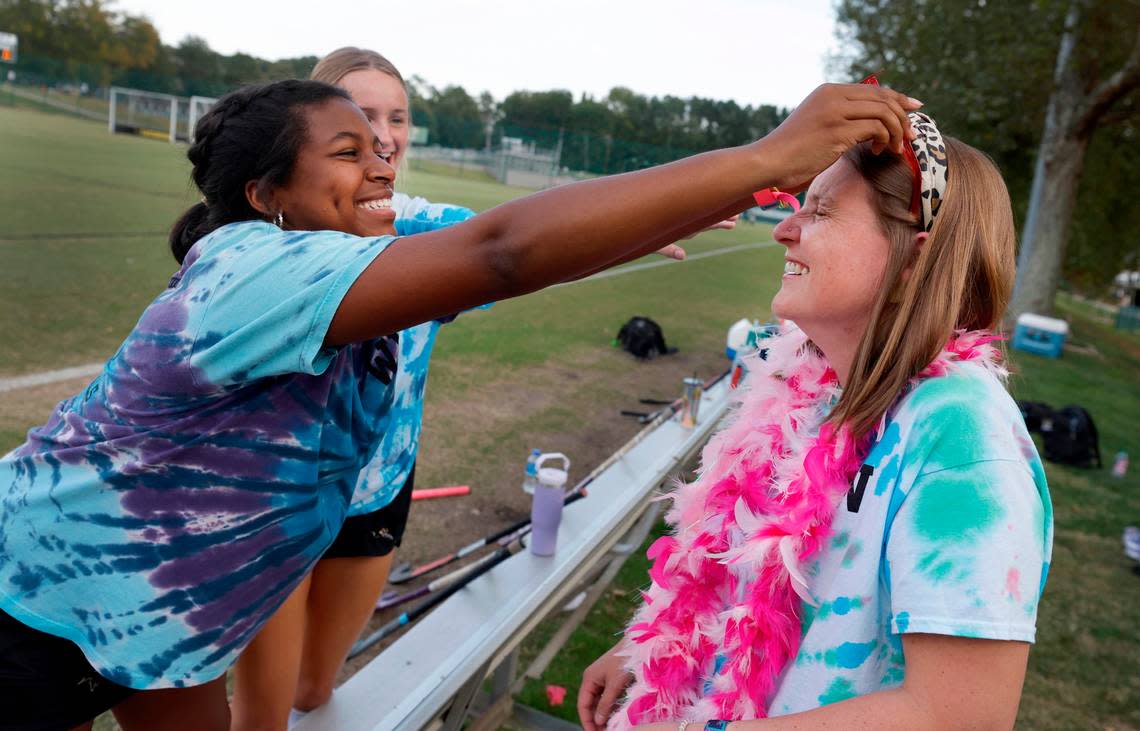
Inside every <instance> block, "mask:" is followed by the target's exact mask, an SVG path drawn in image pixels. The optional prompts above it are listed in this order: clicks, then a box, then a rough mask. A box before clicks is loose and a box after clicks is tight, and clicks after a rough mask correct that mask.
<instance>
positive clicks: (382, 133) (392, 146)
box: [372, 123, 396, 153]
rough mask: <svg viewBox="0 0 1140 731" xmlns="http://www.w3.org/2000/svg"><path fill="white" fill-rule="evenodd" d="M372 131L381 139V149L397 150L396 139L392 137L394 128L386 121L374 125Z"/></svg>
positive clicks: (386, 150) (387, 150)
mask: <svg viewBox="0 0 1140 731" xmlns="http://www.w3.org/2000/svg"><path fill="white" fill-rule="evenodd" d="M372 131H373V132H374V133H375V134H376V138H377V139H378V140H380V149H381V150H383V151H384V152H385V153H389V152H395V151H396V140H395V138H394V137H392V130H390V129H389V128H388V125H386V124H384V123H378V124H373V125H372Z"/></svg>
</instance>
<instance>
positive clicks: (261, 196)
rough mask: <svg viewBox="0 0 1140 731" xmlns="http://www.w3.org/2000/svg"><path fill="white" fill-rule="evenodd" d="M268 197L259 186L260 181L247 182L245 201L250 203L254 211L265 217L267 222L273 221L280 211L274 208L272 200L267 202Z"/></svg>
mask: <svg viewBox="0 0 1140 731" xmlns="http://www.w3.org/2000/svg"><path fill="white" fill-rule="evenodd" d="M268 197H269V196H267V195H266V193H265V191H264V190H263V189H262V187H261V185H260V184H259V181H257V180H250V181H248V182H246V184H245V199H246V200H247V201H249V205H250V206H251V207H252V208H253V210H255V211H257V212H258V213H260V214H261V215H263V216H265V218H266V220H271V219H272V218H273V217H274V216H276V215H277V212H278V210H279V209H277V208H275V207H274V202H273V201H272V200H267V198H268Z"/></svg>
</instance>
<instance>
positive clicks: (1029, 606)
mask: <svg viewBox="0 0 1140 731" xmlns="http://www.w3.org/2000/svg"><path fill="white" fill-rule="evenodd" d="M878 437H879V438H878V440H877V442H876V444H875V445H874V446H873V448H872V449H871V451H870V453H869V454H868V457H867V459H866V461H865V463H864V465H863V467H862V469H861V470H860V474H859V475H858V476H857V477H856V479H855V481H854V484H853V485H852V490H851V492H850V493H849V494H848V496H847V498H846V499H845V500H844V501H843V502H841V503H840V505H839V507H838V509H837V511H836V514H835V520H834V523H833V524H832V528H833V531H834V532H833V536H832V539H831V541H830V544H829V546H828V548H827V549H826V550H825V551H824V553H823V554H822V555H821V556H820V557H819V558H818V560H816V561H814V562H813V563H812V564H811V565H810V566H807V567H805V569H806V573H807V574H808V577H809V586H810V590H811V592H812V595H813V597H814V598H815V599H816V600H817V603H818V606H817V607H812V606H809V605H806V604H805V605H804V613H805V614H804V622H803V625H804V634H803V640H802V643H801V645H800V650H799V654H798V655H797V657H796V658H795V660H794V662H793V663H792V664H791V665H789V667H788V668H787V669H786V670H785V673H784V675H783V677H782V679H781V681H780V684H779V686H778V690H777V693H776V695H775V696H774V698H773V699H772V701H771V703H770V704H769V715H771V716H780V715H786V714H789V713H797V712H801V711H806V710H810V709H813V708H817V707H819V706H823V705H827V704H828V703H834V702H836V701H840V700H844V699H846V698H851V697H854V696H859V695H864V694H867V693H872V692H875V691H878V690H885V689H887V688H893V687H896V686H898V685H899V684H901V683H902V680H903V676H904V674H905V672H906V667H905V666H906V663H905V659H904V657H903V646H902V638H901V636H902V634H904V633H907V632H923V633H932V634H939V635H952V636H957V637H976V638H985V639H992V640H1016V641H1021V642H1032V641H1033V640H1034V633H1035V625H1036V618H1037V604H1038V601H1039V600H1040V597H1041V592H1042V590H1043V588H1044V585H1045V577H1046V574H1047V572H1048V569H1049V560H1050V554H1051V551H1052V543H1053V511H1052V505H1051V503H1050V500H1049V492H1048V488H1047V486H1046V484H1045V473H1044V471H1043V469H1042V466H1041V460H1040V458H1039V457H1038V455H1037V450H1036V449H1035V447H1034V446H1033V442H1032V441H1031V439H1030V437H1029V434H1028V432H1027V431H1026V429H1025V424H1024V422H1023V420H1022V418H1021V415H1020V413H1019V411H1018V409H1017V406H1016V404H1015V403H1014V401H1013V399H1012V398H1010V396H1009V394H1008V393H1007V392H1006V390H1005V388H1004V386H1003V385H1002V383H1001V382H1000V381H999V380H998V379H997V378H996V377H995V376H993V375H991V374H990V373H989V372H987V371H986V370H985V369H984V368H982V367H980V366H978V365H974V364H964V365H960V366H957V367H956V368H955V369H954V370H953V371H952V372H951V373H950V374H949V375H947V376H945V377H941V378H931V379H928V380H926V381H923V382H922V383H921V384H919V385H918V387H917V388H915V389H914V390H913V391H911V392H910V393H909V394H907V395H906V396H905V397H904V398H903V399H902V400H901V401H900V402H899V404H898V405H897V406H896V408H895V409H894V410H893V411H892V413H891V414H889V416H888V418H887V419H885V420H884V423H883V425H882V426H881V427H880V430H879V431H878ZM713 672H715V670H714V671H713Z"/></svg>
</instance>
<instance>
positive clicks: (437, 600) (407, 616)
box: [348, 538, 525, 658]
mask: <svg viewBox="0 0 1140 731" xmlns="http://www.w3.org/2000/svg"><path fill="white" fill-rule="evenodd" d="M524 545H525V544H524V543H523V540H522V539H521V538H520V539H518V540H515V541H511V543H510V544H508V545H506V546H503V547H502V548H500V549H498V550H497V551H495V552H494V553H493V554H491V555H490V556H488V558H487V560H486V561H484V562H480V568H479V569H478V570H477V571H472V572H470V573H468V574H465V575H464V576H463V577H462V578H461V579H460V580H458V581H456V582H455V583H454V584H452V585H451V586H449V587H448V588H447V589H445V590H444V591H442V592H440V593H439V594H436V595H434V596H429V597H428V598H427V599H426V600H424V601H423V602H421V603H419V604H417V605H416V606H414V607H412V608H411V609H409V610H408V611H406V612H404V613H403V614H401V615H400V616H399V617H396V618H395V619H393V620H392V621H391V622H388V623H387V624H385V625H384V626H382V627H380V629H378V630H376V631H375V632H373V633H372V634H370V635H368V636H367V637H365V638H364V639H362V640H358V641H357V642H356V644H354V645H353V646H352V649H351V650H349V651H348V657H350V658H352V657H355V656H357V655H359V654H360V653H362V652H364V651H365V650H367V649H368V648H369V647H372V646H373V645H375V644H376V643H377V642H379V641H380V640H382V639H384V638H385V637H387V636H388V635H390V634H392V633H393V632H395V631H396V630H398V629H400V628H401V627H403V626H405V625H408V624H411V623H412V622H414V621H416V620H417V619H419V618H420V617H422V616H423V615H424V614H426V613H427V612H429V611H431V610H432V608H434V607H436V606H437V605H439V604H441V603H443V602H444V601H446V600H447V599H448V597H450V596H452V595H453V594H455V593H456V592H458V591H459V590H460V589H462V588H463V587H465V586H467V585H468V584H470V583H471V582H472V581H474V580H475V579H477V578H479V577H480V576H482V575H483V574H485V573H487V572H488V571H490V570H491V569H493V568H494V567H496V566H498V565H499V564H501V563H502V562H503V561H506V560H507V559H508V558H510V557H511V556H513V555H515V554H516V553H518V552H519V551H521V550H522V548H523V546H524Z"/></svg>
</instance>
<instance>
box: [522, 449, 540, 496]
mask: <svg viewBox="0 0 1140 731" xmlns="http://www.w3.org/2000/svg"><path fill="white" fill-rule="evenodd" d="M541 454H542V450H541V449H532V450H530V456H529V457H527V458H526V471H525V472H524V473H523V484H522V489H523V492H525V493H526V494H527V495H533V494H534V487H535V485H537V484H538V458H539V456H540V455H541Z"/></svg>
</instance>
